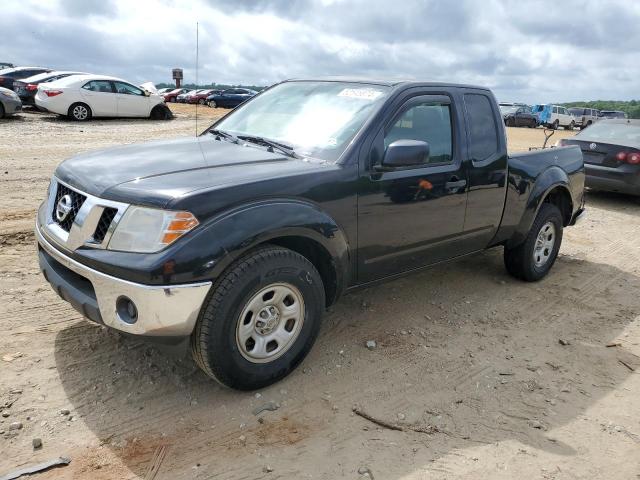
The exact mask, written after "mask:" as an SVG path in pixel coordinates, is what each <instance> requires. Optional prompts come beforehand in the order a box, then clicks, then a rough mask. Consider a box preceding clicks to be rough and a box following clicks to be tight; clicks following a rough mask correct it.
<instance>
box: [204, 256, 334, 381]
mask: <svg viewBox="0 0 640 480" xmlns="http://www.w3.org/2000/svg"><path fill="white" fill-rule="evenodd" d="M324 301H325V298H324V287H323V285H322V279H321V277H320V275H319V273H318V271H317V270H316V268H315V267H314V266H313V264H312V263H311V262H310V261H309V260H308V259H307V258H305V257H303V256H302V255H300V254H298V253H296V252H294V251H292V250H289V249H286V248H282V247H278V246H271V245H268V246H264V247H261V248H258V249H256V250H253V251H252V252H250V253H248V254H247V255H245V256H244V257H242V258H241V259H239V260H238V261H236V262H235V263H234V264H233V265H231V266H230V267H229V268H228V270H227V271H226V272H225V273H224V274H223V275H222V276H221V277H220V279H219V280H218V281H217V282H216V284H215V285H214V286H213V287H212V290H211V292H210V294H209V296H208V297H207V300H206V301H205V304H204V306H203V308H202V311H201V313H200V317H199V318H198V322H197V323H196V327H195V329H194V332H193V334H192V342H191V350H192V353H193V357H194V359H195V361H196V363H197V364H198V365H199V366H200V368H202V370H204V372H205V373H206V374H207V375H209V376H210V377H212V378H214V379H215V380H217V381H219V382H220V383H222V384H224V385H227V386H228V387H231V388H237V389H240V390H254V389H257V388H262V387H265V386H267V385H270V384H272V383H274V382H276V381H278V380H280V379H281V378H283V377H285V376H286V375H288V374H289V373H290V372H291V371H292V370H293V369H295V367H296V366H297V365H298V364H299V363H300V362H301V361H302V360H303V359H304V357H305V356H306V355H307V353H308V352H309V350H310V349H311V347H312V346H313V343H314V342H315V339H316V337H317V335H318V332H319V330H320V320H321V316H322V312H323V310H324V305H325V304H324Z"/></svg>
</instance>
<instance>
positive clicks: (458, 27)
mask: <svg viewBox="0 0 640 480" xmlns="http://www.w3.org/2000/svg"><path fill="white" fill-rule="evenodd" d="M3 17H4V20H5V21H4V27H5V28H4V32H3V34H4V36H5V38H10V39H11V42H9V43H6V44H5V47H4V49H3V53H4V55H3V58H2V59H1V60H3V61H12V62H14V63H18V64H41V65H47V66H51V67H54V68H60V69H78V70H83V71H94V72H101V73H109V74H114V75H118V76H122V77H125V78H128V79H130V80H132V81H137V82H142V81H147V80H152V81H155V82H161V81H169V80H170V73H171V69H172V68H174V67H182V68H184V70H185V80H186V81H187V82H191V81H194V77H195V69H194V65H195V24H196V22H199V24H200V55H199V56H200V71H199V78H200V81H201V82H210V81H215V82H218V83H244V84H264V85H267V84H270V83H273V82H276V81H279V80H282V79H284V78H290V77H301V76H325V75H347V76H348V75H352V76H358V77H362V76H372V77H384V78H402V77H405V78H412V79H425V80H437V81H452V82H459V83H478V84H483V85H487V86H490V87H492V88H494V90H495V91H496V94H497V96H498V97H499V98H501V99H504V100H521V101H528V102H547V101H570V100H575V99H599V98H601V99H604V98H610V99H614V98H615V99H629V98H633V97H636V98H637V97H639V96H640V95H638V90H637V85H638V82H637V79H638V78H640V65H638V62H637V60H636V57H637V47H638V45H640V29H638V28H637V26H638V25H640V3H638V2H627V1H624V0H611V1H607V2H585V1H578V0H576V1H571V0H565V1H563V2H557V1H554V0H541V1H537V2H521V1H516V0H507V1H504V2H503V1H497V0H487V1H483V2H478V1H473V0H459V1H457V2H455V3H452V2H441V1H435V0H431V1H406V2H390V1H376V0H350V1H347V0H316V1H309V2H304V1H300V0H288V1H285V0H264V1H261V2H253V1H242V0H218V1H214V0H211V1H206V0H199V1H193V2H188V3H187V2H178V1H171V0H166V1H162V2H157V1H156V2H154V1H144V0H136V1H132V0H109V1H107V0H101V1H100V2H86V1H85V0H59V1H55V0H48V1H47V0H24V1H13V0H10V1H9V2H8V4H6V3H5V4H4V5H3ZM4 57H6V58H4Z"/></svg>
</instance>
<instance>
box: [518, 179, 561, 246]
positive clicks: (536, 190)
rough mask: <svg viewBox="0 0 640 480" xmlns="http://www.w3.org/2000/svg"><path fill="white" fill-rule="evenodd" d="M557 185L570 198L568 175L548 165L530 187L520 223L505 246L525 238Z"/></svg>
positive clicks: (520, 241)
mask: <svg viewBox="0 0 640 480" xmlns="http://www.w3.org/2000/svg"><path fill="white" fill-rule="evenodd" d="M558 187H559V188H563V189H565V190H566V192H567V194H569V198H571V189H570V187H569V176H568V175H567V173H566V172H565V171H564V170H562V169H561V168H560V167H555V166H553V167H549V168H548V169H546V170H545V171H544V172H542V173H541V174H540V175H539V176H538V178H537V179H536V181H535V183H534V184H533V187H532V188H531V193H530V194H529V198H528V199H527V203H526V207H525V209H524V213H523V215H522V218H521V220H520V223H519V224H518V226H517V227H516V230H515V232H514V233H513V235H512V236H511V238H510V239H509V240H508V241H507V247H514V246H516V245H519V244H520V243H522V242H523V241H524V240H525V238H526V237H527V235H528V233H529V230H531V225H533V221H534V220H535V218H536V215H538V211H539V210H540V207H541V206H542V203H543V202H544V200H545V199H546V198H547V196H548V195H549V193H550V192H551V191H552V190H554V189H555V188H558Z"/></svg>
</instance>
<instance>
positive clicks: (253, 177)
mask: <svg viewBox="0 0 640 480" xmlns="http://www.w3.org/2000/svg"><path fill="white" fill-rule="evenodd" d="M322 165H325V162H318V161H307V160H298V159H293V158H291V157H288V156H286V155H282V154H280V153H278V152H274V153H271V152H268V151H267V150H265V149H264V148H263V147H258V146H254V145H246V146H245V145H237V144H234V143H231V142H228V141H224V140H216V139H215V137H214V136H213V135H206V136H202V137H193V138H181V139H176V140H167V141H156V142H149V143H142V144H133V145H126V146H122V147H116V148H111V149H108V150H101V151H96V152H91V153H86V154H82V155H79V156H76V157H73V158H70V159H69V160H66V161H64V162H63V163H61V164H60V165H59V166H58V168H57V169H56V172H55V175H56V177H57V178H58V179H59V180H61V181H62V182H64V183H67V184H68V185H70V186H72V187H74V188H77V189H78V190H80V191H83V192H87V193H89V194H91V195H95V196H97V197H101V198H106V199H109V200H115V201H120V202H126V203H135V204H139V205H149V206H157V207H161V208H162V207H164V206H166V205H167V204H168V203H169V202H171V201H173V200H176V199H179V198H181V197H184V196H187V195H188V194H189V193H190V192H194V191H197V190H202V189H215V188H222V187H228V186H233V185H241V184H245V183H250V182H252V181H258V180H264V179H267V178H276V177H282V176H288V175H297V174H300V173H303V172H305V171H310V170H313V169H317V168H321V167H322Z"/></svg>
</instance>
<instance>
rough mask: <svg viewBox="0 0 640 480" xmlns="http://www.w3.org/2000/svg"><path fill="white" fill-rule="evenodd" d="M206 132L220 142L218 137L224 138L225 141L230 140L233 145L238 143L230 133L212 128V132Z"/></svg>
mask: <svg viewBox="0 0 640 480" xmlns="http://www.w3.org/2000/svg"><path fill="white" fill-rule="evenodd" d="M208 132H209V133H211V134H213V135H215V136H216V137H217V138H218V140H220V137H222V138H226V139H227V140H231V141H232V142H233V143H238V139H237V138H236V137H234V136H233V135H231V134H230V133H227V132H225V131H224V130H216V129H215V128H214V129H213V130H208Z"/></svg>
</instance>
